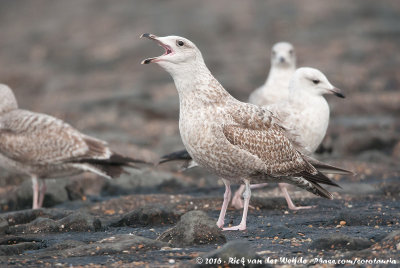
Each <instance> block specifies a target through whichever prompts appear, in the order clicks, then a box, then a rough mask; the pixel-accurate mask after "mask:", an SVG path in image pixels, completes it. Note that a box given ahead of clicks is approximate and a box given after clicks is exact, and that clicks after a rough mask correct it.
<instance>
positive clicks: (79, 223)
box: [58, 212, 101, 232]
mask: <svg viewBox="0 0 400 268" xmlns="http://www.w3.org/2000/svg"><path fill="white" fill-rule="evenodd" d="M58 225H59V226H60V228H61V229H63V230H65V231H75V232H84V231H99V230H100V229H101V221H100V219H98V218H95V217H94V216H92V215H90V214H87V213H84V212H75V213H72V214H70V215H68V216H67V217H65V218H63V219H61V220H59V221H58Z"/></svg>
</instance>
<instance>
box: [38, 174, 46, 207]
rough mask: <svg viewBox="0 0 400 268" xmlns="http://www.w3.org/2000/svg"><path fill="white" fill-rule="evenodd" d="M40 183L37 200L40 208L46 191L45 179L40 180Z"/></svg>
mask: <svg viewBox="0 0 400 268" xmlns="http://www.w3.org/2000/svg"><path fill="white" fill-rule="evenodd" d="M41 182H42V185H41V186H40V195H39V202H38V207H39V208H41V207H42V206H43V200H44V195H45V193H46V189H47V187H46V181H45V180H41Z"/></svg>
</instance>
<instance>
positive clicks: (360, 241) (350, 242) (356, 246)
mask: <svg viewBox="0 0 400 268" xmlns="http://www.w3.org/2000/svg"><path fill="white" fill-rule="evenodd" d="M371 245H372V242H371V241H370V240H368V239H366V238H359V237H351V236H347V235H342V234H333V235H329V236H326V237H323V238H318V239H316V240H315V241H314V242H312V243H311V245H310V249H316V250H362V249H365V248H368V247H370V246H371Z"/></svg>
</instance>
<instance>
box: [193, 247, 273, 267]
mask: <svg viewBox="0 0 400 268" xmlns="http://www.w3.org/2000/svg"><path fill="white" fill-rule="evenodd" d="M201 258H202V261H203V263H202V264H201V265H198V266H199V267H210V264H206V263H204V260H206V259H208V260H210V259H215V260H217V261H218V260H219V259H220V260H221V264H220V266H224V264H228V265H229V267H270V266H268V265H266V264H264V258H261V257H260V256H258V255H257V254H256V251H255V250H254V249H253V248H252V246H251V244H250V243H249V242H247V241H242V240H234V241H229V242H228V243H226V244H225V245H223V246H222V247H221V248H219V249H216V250H213V251H211V252H208V253H206V254H204V255H203V256H202V257H201ZM243 258H244V259H243ZM242 259H243V261H244V262H245V265H243V264H242V262H241V261H242ZM248 260H253V261H254V260H260V261H261V263H262V264H249V263H248V262H247V261H248ZM236 261H238V263H236ZM217 264H218V263H217Z"/></svg>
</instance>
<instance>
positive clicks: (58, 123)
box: [0, 84, 143, 209]
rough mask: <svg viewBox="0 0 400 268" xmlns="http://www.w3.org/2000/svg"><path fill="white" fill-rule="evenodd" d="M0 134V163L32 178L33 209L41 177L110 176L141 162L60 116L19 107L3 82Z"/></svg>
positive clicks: (38, 203)
mask: <svg viewBox="0 0 400 268" xmlns="http://www.w3.org/2000/svg"><path fill="white" fill-rule="evenodd" d="M0 134H1V135H0V165H1V166H2V167H3V168H5V169H8V170H10V171H12V172H18V173H23V174H26V175H29V176H30V177H31V178H32V187H33V205H32V207H33V208H34V209H36V208H40V207H41V206H42V204H43V199H44V194H45V192H46V184H45V181H44V180H42V179H46V178H56V177H64V176H70V175H76V174H79V173H81V172H84V171H89V172H92V173H95V174H97V175H100V176H102V177H105V178H108V179H111V178H115V177H118V176H120V174H121V173H122V172H124V170H123V167H128V166H129V167H134V166H133V165H132V163H143V162H142V161H139V160H135V159H132V158H129V157H125V156H122V155H119V154H116V153H114V152H112V151H111V150H110V148H109V147H108V145H107V143H106V142H104V141H102V140H98V139H96V138H93V137H90V136H87V135H84V134H82V133H80V132H79V131H78V130H76V129H74V128H73V127H71V126H70V125H68V124H67V123H65V122H63V121H62V120H59V119H57V118H54V117H52V116H49V115H45V114H39V113H34V112H30V111H27V110H22V109H19V108H18V105H17V101H16V99H15V96H14V94H13V92H12V90H11V89H10V88H9V87H8V86H6V85H3V84H0ZM39 184H41V185H39ZM39 188H40V189H39Z"/></svg>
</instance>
